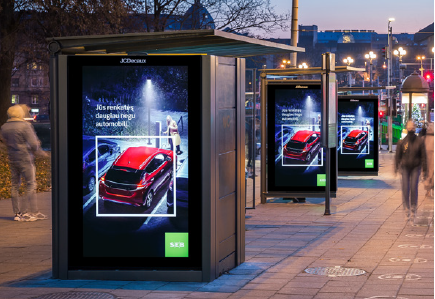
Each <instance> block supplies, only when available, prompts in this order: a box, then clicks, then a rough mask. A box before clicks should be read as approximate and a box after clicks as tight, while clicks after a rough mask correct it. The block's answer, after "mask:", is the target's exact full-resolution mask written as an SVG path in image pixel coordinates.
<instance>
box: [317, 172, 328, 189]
mask: <svg viewBox="0 0 435 299" xmlns="http://www.w3.org/2000/svg"><path fill="white" fill-rule="evenodd" d="M317 186H319V187H326V174H318V175H317Z"/></svg>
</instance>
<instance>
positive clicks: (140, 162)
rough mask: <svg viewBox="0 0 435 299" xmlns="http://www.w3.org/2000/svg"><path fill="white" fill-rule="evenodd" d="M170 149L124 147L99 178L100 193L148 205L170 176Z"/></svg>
mask: <svg viewBox="0 0 435 299" xmlns="http://www.w3.org/2000/svg"><path fill="white" fill-rule="evenodd" d="M173 163H175V161H174V154H173V151H170V150H165V149H160V148H153V147H146V146H139V147H129V148H128V149H126V150H125V151H124V152H123V153H122V154H121V155H120V156H119V157H118V158H117V159H116V160H115V162H114V163H113V164H112V166H111V167H110V168H109V170H108V171H107V173H106V174H105V175H104V176H103V177H101V179H100V183H99V196H100V198H101V199H103V201H111V202H117V203H123V204H129V205H134V206H143V207H146V208H149V207H150V206H151V203H152V201H153V198H154V195H155V194H156V192H157V191H158V190H159V189H161V188H162V187H163V186H165V185H166V188H167V187H168V185H169V184H165V183H166V182H169V181H170V180H171V179H172V171H173V165H174V164H173Z"/></svg>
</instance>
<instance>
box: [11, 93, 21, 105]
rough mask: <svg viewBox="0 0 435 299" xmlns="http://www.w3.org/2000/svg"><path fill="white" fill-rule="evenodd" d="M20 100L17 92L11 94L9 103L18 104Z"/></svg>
mask: <svg viewBox="0 0 435 299" xmlns="http://www.w3.org/2000/svg"><path fill="white" fill-rule="evenodd" d="M19 102H20V101H19V96H18V95H17V94H13V95H12V100H11V103H12V104H18V103H19Z"/></svg>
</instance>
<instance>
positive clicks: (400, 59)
mask: <svg viewBox="0 0 435 299" xmlns="http://www.w3.org/2000/svg"><path fill="white" fill-rule="evenodd" d="M393 54H394V55H396V56H399V73H400V75H399V76H400V82H402V77H403V76H402V67H401V65H402V56H404V55H406V50H404V49H403V48H402V47H399V49H397V50H394V52H393Z"/></svg>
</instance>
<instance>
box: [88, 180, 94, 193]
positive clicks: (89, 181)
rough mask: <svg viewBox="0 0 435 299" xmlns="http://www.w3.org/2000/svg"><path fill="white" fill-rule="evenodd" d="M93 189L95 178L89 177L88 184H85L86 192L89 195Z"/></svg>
mask: <svg viewBox="0 0 435 299" xmlns="http://www.w3.org/2000/svg"><path fill="white" fill-rule="evenodd" d="M94 189H95V177H94V176H90V177H89V179H88V182H87V183H86V191H87V192H88V193H91V192H92V191H94Z"/></svg>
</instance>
